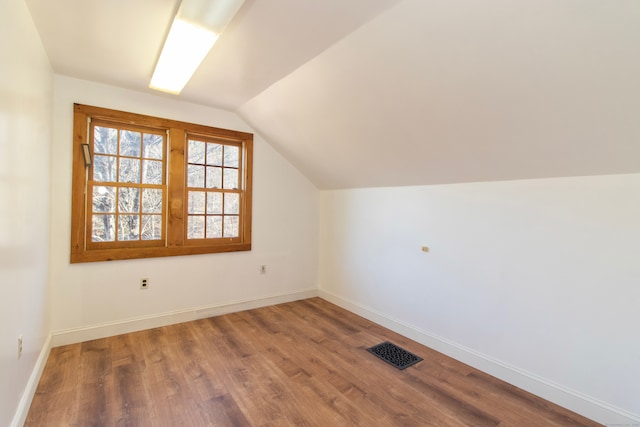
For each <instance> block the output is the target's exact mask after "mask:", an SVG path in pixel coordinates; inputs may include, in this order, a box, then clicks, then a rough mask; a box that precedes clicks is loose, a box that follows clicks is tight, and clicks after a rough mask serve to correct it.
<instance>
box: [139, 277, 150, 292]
mask: <svg viewBox="0 0 640 427" xmlns="http://www.w3.org/2000/svg"><path fill="white" fill-rule="evenodd" d="M148 288H149V279H147V278H144V279H140V289H148Z"/></svg>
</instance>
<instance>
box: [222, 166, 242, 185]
mask: <svg viewBox="0 0 640 427" xmlns="http://www.w3.org/2000/svg"><path fill="white" fill-rule="evenodd" d="M222 188H225V189H230V190H235V189H237V188H238V169H228V168H224V180H223V187H222Z"/></svg>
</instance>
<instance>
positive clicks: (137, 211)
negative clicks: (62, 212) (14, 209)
mask: <svg viewBox="0 0 640 427" xmlns="http://www.w3.org/2000/svg"><path fill="white" fill-rule="evenodd" d="M85 148H88V153H87V154H89V157H88V158H85V153H84V149H85ZM252 154H253V135H251V134H248V133H243V132H237V131H231V130H224V129H218V128H213V127H208V126H202V125H195V124H189V123H184V122H179V121H175V120H167V119H160V118H156V117H149V116H143V115H140V114H132V113H125V112H121V111H115V110H108V109H104V108H98V107H91V106H87V105H80V104H75V106H74V146H73V178H72V179H73V189H72V220H71V222H72V231H71V262H74V263H75V262H91V261H107V260H116V259H132V258H149V257H161V256H174V255H190V254H203V253H214V252H230V251H245V250H250V249H251V177H252Z"/></svg>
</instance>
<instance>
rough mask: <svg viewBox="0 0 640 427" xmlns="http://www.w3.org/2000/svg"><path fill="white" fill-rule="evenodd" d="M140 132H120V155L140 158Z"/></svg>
mask: <svg viewBox="0 0 640 427" xmlns="http://www.w3.org/2000/svg"><path fill="white" fill-rule="evenodd" d="M141 139H142V135H141V134H140V132H134V131H130V130H123V131H122V132H120V155H121V156H130V157H140V141H141Z"/></svg>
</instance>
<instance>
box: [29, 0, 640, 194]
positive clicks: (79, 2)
mask: <svg viewBox="0 0 640 427" xmlns="http://www.w3.org/2000/svg"><path fill="white" fill-rule="evenodd" d="M27 4H28V5H29V7H30V9H31V11H32V15H33V17H34V22H35V23H36V26H37V27H38V29H39V31H40V34H41V37H42V40H43V44H44V45H45V48H46V49H47V52H48V54H49V56H50V59H51V62H52V65H53V67H54V69H55V71H56V72H57V73H59V74H64V75H69V76H72V77H79V78H84V79H88V80H93V81H97V82H103V83H108V84H113V85H117V86H123V87H128V88H133V89H137V90H143V91H147V90H149V89H147V85H148V80H149V77H150V75H151V72H152V70H153V66H154V65H155V60H156V58H157V55H158V54H159V51H160V48H161V46H162V42H163V39H164V36H165V34H166V32H167V30H168V26H169V24H170V21H171V17H172V14H173V13H174V11H175V10H176V8H177V2H176V1H174V0H110V1H108V2H105V1H103V0H57V1H55V2H52V1H50V0H27ZM179 97H180V99H183V100H186V101H192V102H198V103H201V104H204V105H210V106H214V107H219V108H226V109H230V110H233V111H236V112H237V113H238V114H240V115H241V116H242V117H243V118H244V119H245V120H246V121H247V122H249V123H250V124H251V125H252V126H253V127H254V128H255V129H256V130H257V131H258V132H259V133H260V134H262V135H263V136H265V137H266V139H267V140H268V141H269V142H270V143H271V144H272V145H273V146H274V147H275V148H276V149H278V150H279V151H280V152H281V153H282V154H283V155H284V156H285V157H287V158H288V159H289V160H290V161H291V162H292V163H293V164H294V165H295V166H297V167H298V168H299V169H300V170H301V171H302V172H303V173H304V174H305V175H306V176H308V177H309V179H311V180H312V181H313V182H314V183H315V184H316V185H317V186H318V187H319V188H322V189H330V188H354V187H370V186H395V185H419V184H435V183H454V182H472V181H489V180H507V179H520V178H544V177H558V176H575V175H597V174H617V173H632V172H640V1H637V0H615V1H612V0H518V1H513V0H490V1H477V0H404V1H399V0H395V1H394V0H349V1H344V0H322V1H318V0H246V2H245V4H244V6H243V8H242V9H241V10H240V13H239V14H238V15H237V16H236V19H234V21H233V22H232V24H231V25H230V26H229V27H228V29H227V31H226V32H225V33H224V34H223V36H222V37H221V38H220V40H219V41H218V43H217V44H216V46H214V48H213V50H212V51H211V53H210V54H209V56H208V57H207V59H206V60H205V61H204V63H203V64H202V67H201V68H200V69H199V70H198V72H197V73H196V75H195V76H194V77H193V79H192V80H191V82H190V83H189V84H188V85H187V87H186V88H185V90H184V91H183V93H182V94H181V95H179Z"/></svg>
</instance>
